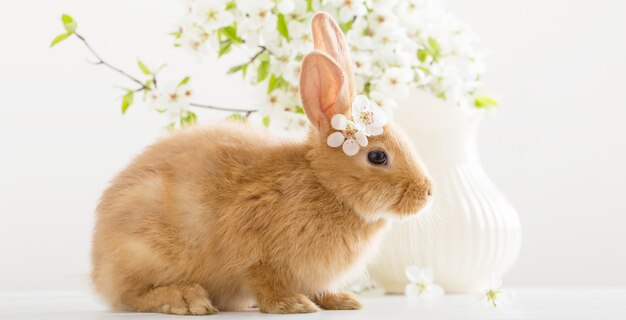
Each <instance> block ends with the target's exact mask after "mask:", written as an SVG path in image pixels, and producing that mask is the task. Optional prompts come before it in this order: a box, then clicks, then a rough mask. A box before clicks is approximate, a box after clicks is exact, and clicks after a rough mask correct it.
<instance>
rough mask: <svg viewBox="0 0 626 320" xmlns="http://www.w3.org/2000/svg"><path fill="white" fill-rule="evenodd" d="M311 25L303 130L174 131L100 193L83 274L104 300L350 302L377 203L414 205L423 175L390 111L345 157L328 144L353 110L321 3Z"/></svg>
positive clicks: (350, 87)
mask: <svg viewBox="0 0 626 320" xmlns="http://www.w3.org/2000/svg"><path fill="white" fill-rule="evenodd" d="M312 30H313V38H314V47H315V50H314V51H312V52H310V53H309V54H308V55H306V56H305V57H304V58H303V61H302V68H301V77H300V95H301V100H302V103H303V108H304V109H305V111H306V115H307V117H308V119H309V121H310V129H309V135H308V137H307V138H305V139H302V140H301V141H300V140H298V141H295V140H287V139H284V138H277V137H275V136H273V135H272V134H270V133H269V131H268V130H267V129H265V128H260V127H259V128H256V127H253V126H250V125H246V124H237V123H234V122H228V121H227V122H222V123H220V122H218V123H213V124H211V125H209V126H206V127H205V126H194V127H191V128H188V129H185V130H179V131H177V132H174V133H171V134H169V135H167V136H166V137H164V138H162V139H161V140H160V141H158V142H157V143H155V144H154V145H152V146H150V147H148V148H147V149H146V150H145V151H144V152H143V153H142V154H141V155H139V156H138V157H137V158H136V159H134V160H133V161H132V163H131V164H130V165H129V166H128V167H127V168H126V169H124V170H123V171H122V172H121V173H119V175H118V176H117V177H116V178H114V180H113V181H112V182H111V185H110V186H109V187H108V189H107V190H106V191H105V192H104V193H103V195H102V197H101V199H100V202H99V204H98V207H97V210H96V211H97V219H96V225H95V230H94V236H93V248H92V264H93V270H92V280H93V283H94V286H95V289H96V291H97V292H98V293H99V294H100V295H101V296H102V297H104V298H105V299H106V300H107V301H108V302H109V303H110V304H111V306H112V307H114V308H117V309H123V310H130V311H138V312H161V313H172V314H179V315H183V314H192V315H204V314H213V313H216V312H218V310H242V309H246V308H250V307H258V309H259V310H260V311H261V312H264V313H309V312H315V311H318V310H320V308H321V309H326V310H353V309H359V308H360V307H361V304H360V302H359V301H358V300H357V298H356V296H355V295H354V294H352V293H348V292H341V291H340V289H341V287H342V286H345V284H346V283H347V282H348V281H350V280H351V279H354V277H356V276H360V275H362V274H363V272H366V266H367V262H368V261H369V260H370V259H372V258H373V257H374V256H375V251H376V247H377V243H378V242H380V240H381V237H382V236H383V234H384V231H385V229H386V226H387V225H388V223H389V221H388V216H393V217H398V218H403V217H409V216H413V215H415V214H416V213H418V212H419V211H420V210H421V208H423V207H424V206H425V205H426V204H427V202H429V199H430V195H431V181H430V179H429V177H428V174H427V172H426V170H425V169H424V168H423V166H422V165H421V164H420V162H419V160H418V158H417V156H416V153H415V150H413V149H412V147H411V144H410V143H408V141H407V139H406V138H405V137H404V136H403V134H402V132H401V131H400V130H399V129H398V128H396V127H395V126H394V125H393V124H392V123H388V124H386V125H385V126H384V131H383V132H382V134H380V135H378V136H372V137H370V139H369V142H368V145H367V146H366V147H363V148H361V149H360V150H358V152H357V153H356V154H354V155H352V156H350V155H347V154H346V153H345V152H342V149H341V148H333V147H331V146H329V145H328V141H329V140H328V137H329V135H330V134H331V132H332V131H333V129H332V125H333V124H332V123H331V122H332V121H331V120H332V118H333V117H334V116H335V115H347V116H348V115H350V112H351V108H352V107H351V103H352V101H353V100H354V99H355V96H356V95H355V87H354V70H353V65H352V62H351V60H350V56H349V51H348V46H347V44H346V41H345V37H344V35H343V33H342V32H341V30H340V29H339V27H338V26H337V23H336V22H335V21H334V20H333V18H332V17H331V16H329V15H328V14H325V13H317V14H316V15H314V17H313V19H312ZM333 121H334V120H333ZM382 158H385V159H384V160H385V161H384V163H382V162H381V161H380V160H381V159H382ZM372 161H374V162H372Z"/></svg>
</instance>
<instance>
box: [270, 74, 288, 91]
mask: <svg viewBox="0 0 626 320" xmlns="http://www.w3.org/2000/svg"><path fill="white" fill-rule="evenodd" d="M287 85H288V83H287V81H286V80H285V79H283V78H282V77H277V76H276V75H275V74H273V73H272V75H271V76H270V80H269V81H268V84H267V93H268V94H270V93H272V91H274V90H276V89H280V88H284V87H286V86H287Z"/></svg>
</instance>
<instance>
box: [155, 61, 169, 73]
mask: <svg viewBox="0 0 626 320" xmlns="http://www.w3.org/2000/svg"><path fill="white" fill-rule="evenodd" d="M165 67H167V63H164V64H162V65H160V66H159V67H158V68H157V69H156V70H154V75H157V74H158V73H159V72H161V70H163V68H165Z"/></svg>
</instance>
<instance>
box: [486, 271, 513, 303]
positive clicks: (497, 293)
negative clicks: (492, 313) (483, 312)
mask: <svg viewBox="0 0 626 320" xmlns="http://www.w3.org/2000/svg"><path fill="white" fill-rule="evenodd" d="M478 300H479V302H481V303H484V304H487V305H488V306H492V307H494V308H497V307H498V306H501V305H506V304H512V303H513V300H514V296H513V292H512V291H511V290H507V289H503V288H502V278H501V277H500V276H498V275H496V274H492V275H491V276H489V281H488V282H487V285H486V286H485V287H484V289H483V290H482V293H481V294H480V296H479V299H478Z"/></svg>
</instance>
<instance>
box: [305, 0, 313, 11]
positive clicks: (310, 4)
mask: <svg viewBox="0 0 626 320" xmlns="http://www.w3.org/2000/svg"><path fill="white" fill-rule="evenodd" d="M306 12H313V0H307V1H306Z"/></svg>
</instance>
